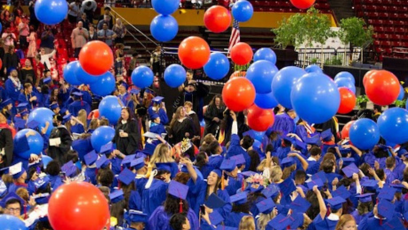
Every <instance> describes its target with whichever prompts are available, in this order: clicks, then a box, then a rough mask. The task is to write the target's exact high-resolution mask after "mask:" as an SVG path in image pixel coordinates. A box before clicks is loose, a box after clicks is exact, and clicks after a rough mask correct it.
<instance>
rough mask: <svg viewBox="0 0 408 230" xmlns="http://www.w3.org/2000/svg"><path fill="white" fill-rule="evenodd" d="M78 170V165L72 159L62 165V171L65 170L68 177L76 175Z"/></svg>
mask: <svg viewBox="0 0 408 230" xmlns="http://www.w3.org/2000/svg"><path fill="white" fill-rule="evenodd" d="M77 170H78V167H77V166H76V165H75V164H74V163H73V162H72V161H69V162H68V163H66V164H64V165H63V166H62V167H61V171H62V172H64V173H65V175H66V176H67V177H74V176H76V173H77Z"/></svg>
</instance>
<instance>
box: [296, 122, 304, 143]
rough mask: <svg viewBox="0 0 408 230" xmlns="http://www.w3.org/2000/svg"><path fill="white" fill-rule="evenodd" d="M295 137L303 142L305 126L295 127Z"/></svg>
mask: <svg viewBox="0 0 408 230" xmlns="http://www.w3.org/2000/svg"><path fill="white" fill-rule="evenodd" d="M296 135H298V137H300V139H302V141H305V140H306V138H307V132H306V129H305V126H303V125H298V126H296Z"/></svg>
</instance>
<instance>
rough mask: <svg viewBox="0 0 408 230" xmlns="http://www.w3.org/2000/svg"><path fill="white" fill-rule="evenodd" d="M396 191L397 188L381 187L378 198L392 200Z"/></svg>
mask: <svg viewBox="0 0 408 230" xmlns="http://www.w3.org/2000/svg"><path fill="white" fill-rule="evenodd" d="M396 192H397V190H396V189H395V188H392V187H383V189H381V191H380V192H379V193H378V196H377V198H378V199H380V200H383V199H384V200H388V201H392V200H393V199H394V196H395V193H396Z"/></svg>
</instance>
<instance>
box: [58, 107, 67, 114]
mask: <svg viewBox="0 0 408 230" xmlns="http://www.w3.org/2000/svg"><path fill="white" fill-rule="evenodd" d="M67 111H68V110H67V108H61V110H60V114H66V112H67Z"/></svg>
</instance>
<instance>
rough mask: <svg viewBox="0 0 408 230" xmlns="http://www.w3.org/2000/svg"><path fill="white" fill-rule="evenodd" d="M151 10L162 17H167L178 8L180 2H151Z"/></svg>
mask: <svg viewBox="0 0 408 230" xmlns="http://www.w3.org/2000/svg"><path fill="white" fill-rule="evenodd" d="M152 6H153V9H154V10H155V11H156V12H157V13H159V14H163V15H169V14H172V13H174V12H176V10H177V9H178V8H179V6H180V0H152Z"/></svg>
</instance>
